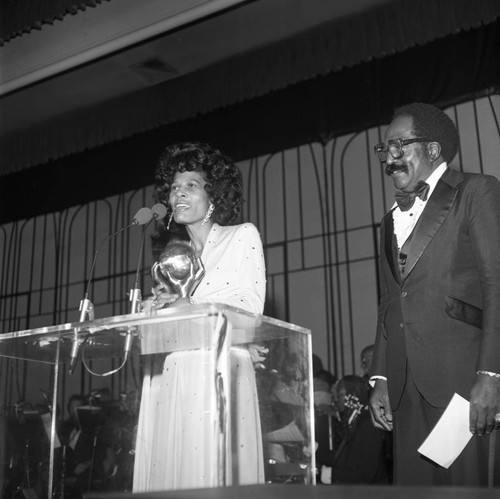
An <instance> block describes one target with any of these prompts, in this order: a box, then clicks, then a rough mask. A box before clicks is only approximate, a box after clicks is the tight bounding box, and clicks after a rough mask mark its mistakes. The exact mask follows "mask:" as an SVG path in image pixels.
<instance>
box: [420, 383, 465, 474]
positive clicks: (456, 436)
mask: <svg viewBox="0 0 500 499" xmlns="http://www.w3.org/2000/svg"><path fill="white" fill-rule="evenodd" d="M471 438H472V433H471V432H470V430H469V402H468V401H467V400H465V399H464V398H463V397H461V396H460V395H458V394H457V393H455V394H454V395H453V398H452V399H451V401H450V403H449V404H448V407H447V408H446V409H445V411H444V413H443V415H442V416H441V417H440V418H439V421H438V422H437V423H436V426H434V428H433V429H432V431H431V432H430V433H429V436H428V437H427V438H426V439H425V441H424V443H423V444H422V445H421V446H420V447H419V448H418V452H420V454H423V455H424V456H425V457H427V458H429V459H431V460H432V461H434V462H435V463H437V464H439V465H440V466H442V467H443V468H449V467H450V466H451V465H452V464H453V461H455V459H456V458H457V457H458V456H459V455H460V453H461V452H462V451H463V450H464V448H465V446H466V445H467V443H468V442H469V440H470V439H471Z"/></svg>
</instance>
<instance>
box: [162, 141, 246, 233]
mask: <svg viewBox="0 0 500 499" xmlns="http://www.w3.org/2000/svg"><path fill="white" fill-rule="evenodd" d="M185 171H198V172H200V173H202V174H203V177H204V179H205V182H206V184H205V190H206V192H207V194H208V197H209V199H210V201H211V202H212V204H213V205H214V206H215V209H214V211H213V214H212V220H213V221H214V222H216V223H218V224H219V225H229V224H231V223H233V222H234V221H235V220H236V219H237V218H238V216H239V214H240V211H241V206H242V203H243V187H242V177H241V172H240V170H239V169H238V167H237V166H236V165H235V164H234V163H233V161H232V160H231V159H230V158H229V157H227V156H226V155H225V154H223V153H222V152H221V151H219V150H218V149H215V148H214V147H212V146H211V145H209V144H204V143H201V142H181V143H177V144H173V145H171V146H169V147H167V148H166V149H165V150H164V151H163V153H162V154H161V156H160V159H159V162H158V166H157V167H156V172H155V196H156V200H157V201H159V202H160V203H163V204H165V206H167V208H168V214H167V216H166V217H165V219H164V222H165V223H167V222H166V221H168V218H169V217H170V214H171V208H170V205H169V202H168V200H169V195H170V188H171V186H172V183H173V181H174V177H175V174H176V173H177V172H185Z"/></svg>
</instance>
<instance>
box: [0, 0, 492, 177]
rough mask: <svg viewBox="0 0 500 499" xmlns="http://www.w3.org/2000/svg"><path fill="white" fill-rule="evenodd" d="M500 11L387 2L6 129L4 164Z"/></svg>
mask: <svg viewBox="0 0 500 499" xmlns="http://www.w3.org/2000/svg"><path fill="white" fill-rule="evenodd" d="M499 17H500V2H499V1H498V0H397V1H395V0H392V1H388V2H385V3H383V4H381V5H380V6H379V7H377V8H375V9H373V10H371V11H368V12H366V13H363V14H361V15H354V16H350V17H346V18H343V19H339V20H337V21H335V22H332V23H326V24H325V25H323V26H321V27H320V28H317V29H314V30H311V31H308V32H305V33H303V34H301V35H299V36H296V37H294V38H292V39H289V40H286V41H283V42H281V43H278V44H275V45H273V46H270V47H264V48H262V49H260V50H255V51H253V52H251V53H248V54H245V55H242V56H241V57H238V58H234V59H232V60H229V61H224V62H223V63H220V64H216V65H214V66H211V67H209V68H206V69H203V70H200V71H198V72H195V73H192V74H189V75H185V76H182V77H179V78H176V79H174V80H170V81H168V82H165V83H163V84H160V85H157V86H154V87H152V88H150V89H147V90H141V91H139V92H136V93H133V94H130V95H128V96H125V97H122V98H117V99H115V100H113V101H111V102H108V103H105V104H99V105H98V106H95V107H92V108H88V109H85V110H81V111H79V112H74V113H72V114H71V115H67V116H62V117H60V118H56V119H54V120H52V121H51V122H48V123H43V124H41V125H40V126H36V127H34V128H31V129H25V130H18V131H16V132H13V133H11V134H7V135H5V136H4V137H2V138H1V140H0V154H1V156H2V158H3V161H2V162H3V166H2V171H3V173H10V172H15V171H19V170H21V169H24V168H27V167H30V166H33V165H36V164H42V163H45V162H48V161H49V160H54V159H58V158H62V157H64V156H67V155H70V154H74V153H78V152H81V151H84V150H88V149H90V148H94V147H97V146H102V145H105V144H108V143H111V142H113V141H117V140H121V139H124V138H129V137H132V136H134V135H136V134H139V133H143V132H146V131H149V130H153V129H156V128H158V127H160V126H165V125H169V124H172V123H176V122H180V121H183V120H187V119H190V118H193V117H196V116H200V115H203V114H206V113H210V112H213V111H215V110H217V109H221V108H227V107H228V106H233V105H235V104H239V103H243V102H245V101H248V100H250V99H255V98H258V97H261V96H265V95H269V94H271V93H276V92H278V91H279V90H283V89H285V88H288V87H290V86H292V85H294V84H297V83H300V82H304V81H307V80H311V79H314V78H318V77H320V76H324V75H328V74H332V73H336V72H340V70H343V69H345V68H350V67H355V66H357V65H359V64H361V63H363V62H369V61H372V60H377V59H381V58H384V57H386V56H389V55H392V54H397V53H402V52H404V51H406V50H408V49H410V48H412V47H418V46H423V45H426V44H428V43H430V42H432V41H436V40H439V39H441V38H443V37H446V36H448V35H450V34H456V33H458V32H461V31H467V30H471V29H474V28H478V27H481V26H484V25H488V24H489V23H492V22H494V21H495V20H496V19H498V18H499ZM393 69H394V74H397V70H398V68H397V67H395V68H393ZM434 70H436V71H437V68H429V71H434Z"/></svg>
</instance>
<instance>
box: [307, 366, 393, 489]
mask: <svg viewBox="0 0 500 499" xmlns="http://www.w3.org/2000/svg"><path fill="white" fill-rule="evenodd" d="M337 396H338V400H337V409H338V412H339V415H340V420H341V422H342V423H343V424H340V425H339V426H338V427H339V428H340V431H341V432H342V433H341V435H340V436H338V437H341V438H340V442H339V443H338V444H337V445H334V446H333V448H332V449H330V448H325V447H324V446H322V445H320V446H318V449H317V451H316V455H317V458H318V462H319V463H321V476H320V481H321V483H334V484H354V483H359V484H362V483H364V484H368V483H388V473H387V462H386V456H385V445H384V439H385V434H384V432H383V431H381V430H379V429H377V428H375V427H374V426H373V424H372V422H371V418H370V414H369V411H368V390H367V388H366V384H365V382H364V381H363V379H362V378H361V377H360V376H355V375H348V376H344V377H343V378H342V379H341V380H340V381H339V383H338V386H337ZM318 466H319V465H318Z"/></svg>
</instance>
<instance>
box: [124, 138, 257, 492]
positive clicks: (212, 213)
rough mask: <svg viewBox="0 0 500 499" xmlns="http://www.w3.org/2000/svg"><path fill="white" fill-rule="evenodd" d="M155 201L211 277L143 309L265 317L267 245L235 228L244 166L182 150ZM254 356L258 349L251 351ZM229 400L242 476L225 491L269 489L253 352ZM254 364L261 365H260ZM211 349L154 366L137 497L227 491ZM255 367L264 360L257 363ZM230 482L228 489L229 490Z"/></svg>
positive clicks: (245, 352) (160, 170)
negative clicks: (217, 306)
mask: <svg viewBox="0 0 500 499" xmlns="http://www.w3.org/2000/svg"><path fill="white" fill-rule="evenodd" d="M155 189H156V198H157V200H158V201H160V202H163V203H164V204H166V205H167V206H168V207H169V212H170V216H169V217H167V219H168V223H167V230H168V229H170V228H173V227H176V226H184V227H185V230H186V233H187V236H188V238H189V244H190V245H191V247H192V248H193V249H194V251H195V253H196V255H197V257H199V258H200V259H201V261H202V262H203V266H204V269H205V274H204V276H203V277H202V279H201V282H199V283H198V285H197V287H196V289H195V290H194V292H193V293H192V295H191V296H190V297H179V296H177V295H175V294H172V293H171V292H169V291H168V290H165V289H162V288H161V286H157V287H156V288H155V289H154V290H153V291H154V296H153V297H152V298H151V299H150V300H147V301H146V303H145V306H144V308H145V309H146V310H148V309H151V310H156V309H158V308H162V307H163V306H165V305H170V306H179V305H182V304H188V303H193V304H199V303H224V304H227V305H231V306H234V307H237V308H240V309H243V310H245V311H248V312H252V313H255V314H261V313H262V312H263V308H264V298H265V286H266V280H265V263H264V256H263V249H262V242H261V239H260V236H259V233H258V231H257V229H256V227H255V226H254V225H252V224H250V223H245V224H241V225H231V224H232V223H233V222H234V221H235V220H236V219H237V217H238V215H239V213H240V210H241V204H242V179H241V173H240V172H239V170H238V168H237V167H236V165H234V163H233V162H231V161H230V160H229V159H228V158H227V157H226V156H225V155H224V154H222V153H221V152H220V151H218V150H216V149H214V148H212V147H211V146H209V145H207V144H201V143H189V142H188V143H181V144H174V145H172V146H170V147H168V148H167V149H166V150H165V151H164V153H163V154H162V156H161V158H160V161H159V165H158V167H157V170H156V176H155ZM252 351H253V352H255V349H252ZM229 357H230V364H231V366H230V368H231V379H232V383H231V384H232V386H231V397H232V398H233V400H232V407H233V408H234V407H236V411H235V413H236V417H233V420H232V429H231V436H230V439H231V446H232V453H233V458H234V459H236V460H237V461H238V463H239V466H238V467H237V468H233V469H226V470H225V473H226V476H227V477H230V478H229V479H228V480H227V481H226V484H233V485H245V484H256V483H263V482H264V465H263V457H262V456H263V453H262V441H261V429H260V417H259V410H258V401H257V392H256V385H255V372H254V369H253V363H252V362H253V361H252V356H251V355H250V349H247V348H244V347H234V346H233V347H231V352H230V356H229ZM254 357H255V356H254ZM211 358H213V353H211V352H210V351H208V350H207V349H195V350H187V351H180V352H173V353H170V354H168V355H167V356H166V357H165V356H161V358H160V359H159V364H158V362H157V361H158V359H157V361H156V362H152V363H151V364H150V365H149V367H148V366H146V375H145V379H144V383H143V392H142V398H141V409H140V416H139V423H138V430H137V441H136V455H135V467H134V492H143V491H153V490H173V489H183V488H201V487H214V486H218V485H221V483H220V479H219V473H220V472H221V470H220V469H219V466H218V460H217V455H218V445H219V442H220V439H221V435H220V433H219V432H218V430H217V425H214V424H213V417H212V416H213V414H208V415H207V411H206V409H207V407H214V403H215V402H214V399H215V398H216V396H217V395H216V394H217V388H216V386H215V383H214V381H213V378H205V377H204V373H205V371H204V369H203V366H204V365H207V364H208V363H209V362H211V360H210V359H211ZM254 360H256V361H258V360H261V359H259V358H254ZM228 482H229V483H228Z"/></svg>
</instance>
